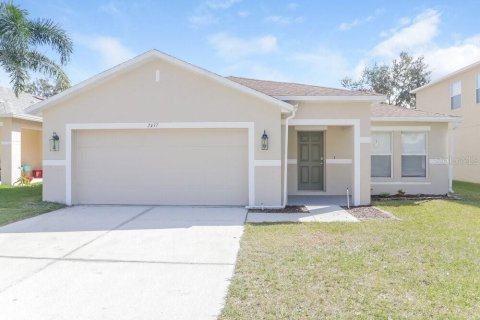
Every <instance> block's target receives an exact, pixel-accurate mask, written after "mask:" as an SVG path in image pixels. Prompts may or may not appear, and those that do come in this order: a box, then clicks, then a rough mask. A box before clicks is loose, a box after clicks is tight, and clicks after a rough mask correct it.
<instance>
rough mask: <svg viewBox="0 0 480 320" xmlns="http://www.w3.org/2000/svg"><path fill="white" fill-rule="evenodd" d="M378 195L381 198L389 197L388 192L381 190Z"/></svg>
mask: <svg viewBox="0 0 480 320" xmlns="http://www.w3.org/2000/svg"><path fill="white" fill-rule="evenodd" d="M380 197H382V198H388V197H390V193H388V192H382V193H380Z"/></svg>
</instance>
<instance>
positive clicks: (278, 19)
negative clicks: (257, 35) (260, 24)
mask: <svg viewBox="0 0 480 320" xmlns="http://www.w3.org/2000/svg"><path fill="white" fill-rule="evenodd" d="M264 21H265V22H269V23H273V24H277V25H283V26H286V25H289V24H291V23H294V22H303V18H302V17H296V18H294V17H285V16H268V17H266V18H265V19H264Z"/></svg>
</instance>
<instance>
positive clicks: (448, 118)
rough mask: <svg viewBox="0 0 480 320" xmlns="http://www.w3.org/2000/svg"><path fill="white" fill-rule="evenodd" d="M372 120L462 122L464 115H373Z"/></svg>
mask: <svg viewBox="0 0 480 320" xmlns="http://www.w3.org/2000/svg"><path fill="white" fill-rule="evenodd" d="M370 120H371V121H382V122H462V121H463V119H462V117H457V116H445V117H371V118H370Z"/></svg>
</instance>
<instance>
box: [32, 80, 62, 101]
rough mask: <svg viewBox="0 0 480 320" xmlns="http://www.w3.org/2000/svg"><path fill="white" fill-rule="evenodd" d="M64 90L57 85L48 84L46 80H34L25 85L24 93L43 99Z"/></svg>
mask: <svg viewBox="0 0 480 320" xmlns="http://www.w3.org/2000/svg"><path fill="white" fill-rule="evenodd" d="M65 89H66V88H65V87H62V86H60V85H59V84H58V83H55V84H52V83H50V81H48V79H36V80H35V81H30V82H28V83H27V84H26V85H25V90H24V91H25V92H28V93H30V94H33V95H34V96H37V97H40V98H44V99H45V98H48V97H51V96H54V95H56V94H57V93H60V92H62V91H63V90H65Z"/></svg>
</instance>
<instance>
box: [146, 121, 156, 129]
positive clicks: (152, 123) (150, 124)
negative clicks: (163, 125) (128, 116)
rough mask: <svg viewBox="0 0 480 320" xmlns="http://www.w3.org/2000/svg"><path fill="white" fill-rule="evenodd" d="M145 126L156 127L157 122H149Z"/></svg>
mask: <svg viewBox="0 0 480 320" xmlns="http://www.w3.org/2000/svg"><path fill="white" fill-rule="evenodd" d="M147 128H158V122H150V123H148V124H147Z"/></svg>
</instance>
